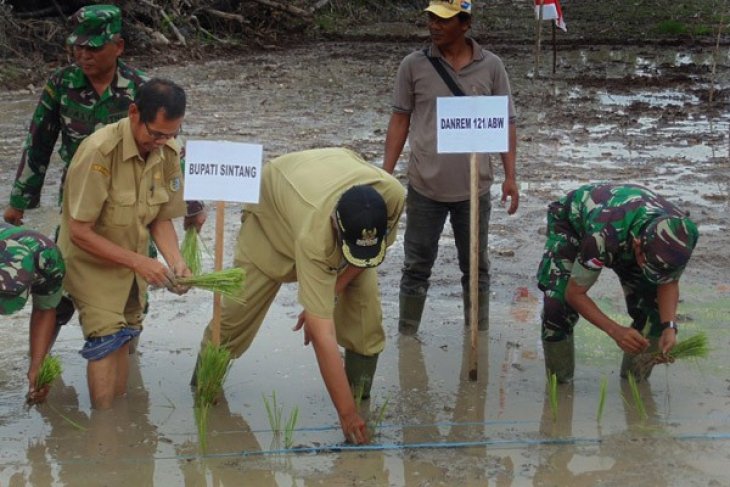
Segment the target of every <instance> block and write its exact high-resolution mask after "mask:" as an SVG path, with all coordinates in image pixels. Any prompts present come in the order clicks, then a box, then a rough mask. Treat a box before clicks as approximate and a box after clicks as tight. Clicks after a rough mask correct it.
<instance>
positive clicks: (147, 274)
mask: <svg viewBox="0 0 730 487" xmlns="http://www.w3.org/2000/svg"><path fill="white" fill-rule="evenodd" d="M132 269H133V270H134V272H135V273H137V274H139V275H140V276H142V279H144V280H145V281H147V283H148V284H150V285H151V286H155V287H165V288H167V289H170V290H172V288H173V287H174V284H173V283H174V282H175V274H174V273H173V271H172V270H171V269H169V268H168V267H167V266H165V265H164V264H163V263H162V262H160V261H158V260H157V259H153V258H151V257H147V256H146V255H141V254H137V256H136V260H135V263H134V266H133V267H132Z"/></svg>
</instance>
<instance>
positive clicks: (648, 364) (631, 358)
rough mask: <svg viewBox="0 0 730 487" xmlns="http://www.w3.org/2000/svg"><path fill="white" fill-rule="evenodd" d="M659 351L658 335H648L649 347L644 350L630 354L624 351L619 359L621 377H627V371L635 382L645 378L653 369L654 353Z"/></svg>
mask: <svg viewBox="0 0 730 487" xmlns="http://www.w3.org/2000/svg"><path fill="white" fill-rule="evenodd" d="M658 351H659V337H649V348H647V349H646V351H644V352H641V353H638V354H636V355H631V354H628V353H626V352H624V357H623V359H622V360H621V377H622V378H624V379H627V378H628V377H629V372H631V375H633V376H634V379H636V382H641V381H644V380H647V379H648V378H649V376H650V375H651V371H652V370H653V369H654V354H655V353H656V352H658Z"/></svg>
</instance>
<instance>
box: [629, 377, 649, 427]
mask: <svg viewBox="0 0 730 487" xmlns="http://www.w3.org/2000/svg"><path fill="white" fill-rule="evenodd" d="M628 378H629V388H630V389H631V396H632V397H633V399H634V407H635V408H636V412H638V413H639V417H640V418H641V420H642V421H645V420H646V419H648V418H649V415H648V414H646V407H645V406H644V400H643V399H642V398H641V392H640V391H639V386H638V384H637V383H636V379H635V378H634V374H632V373H631V372H629V375H628Z"/></svg>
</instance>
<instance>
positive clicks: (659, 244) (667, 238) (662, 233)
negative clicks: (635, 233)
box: [641, 217, 699, 284]
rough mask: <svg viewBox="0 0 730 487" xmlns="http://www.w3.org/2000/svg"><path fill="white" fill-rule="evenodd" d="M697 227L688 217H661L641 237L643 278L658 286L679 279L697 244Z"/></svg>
mask: <svg viewBox="0 0 730 487" xmlns="http://www.w3.org/2000/svg"><path fill="white" fill-rule="evenodd" d="M698 238H699V232H698V231H697V226H696V225H695V224H694V222H693V221H692V220H690V219H689V218H687V217H667V218H659V219H657V220H654V221H653V222H651V223H650V224H649V226H648V227H647V228H646V230H644V232H643V234H642V236H641V249H642V251H643V252H644V256H645V257H646V264H644V267H643V268H642V270H643V272H644V277H646V278H647V279H648V280H649V281H650V282H653V283H655V284H667V283H670V282H674V281H677V280H679V277H680V276H681V275H682V272H683V271H684V267H685V266H686V265H687V262H688V261H689V258H690V257H691V256H692V251H693V250H694V248H695V245H697V239H698Z"/></svg>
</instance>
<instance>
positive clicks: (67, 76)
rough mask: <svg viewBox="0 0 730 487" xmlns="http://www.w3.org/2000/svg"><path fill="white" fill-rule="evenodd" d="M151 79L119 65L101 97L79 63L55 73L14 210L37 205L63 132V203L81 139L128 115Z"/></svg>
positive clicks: (29, 144)
mask: <svg viewBox="0 0 730 487" xmlns="http://www.w3.org/2000/svg"><path fill="white" fill-rule="evenodd" d="M146 80H147V77H146V75H145V74H144V73H142V72H141V71H138V70H135V69H133V68H130V67H129V66H127V65H126V64H124V63H122V62H121V61H118V64H117V73H116V77H115V78H114V80H113V81H112V83H111V84H110V85H109V87H108V88H107V89H106V91H105V92H104V93H103V94H102V95H101V96H99V94H98V93H96V91H95V90H94V88H93V87H92V86H91V84H90V83H89V81H88V79H87V78H86V76H85V75H84V73H83V71H82V70H81V68H80V67H78V66H76V65H75V64H74V65H71V66H67V67H65V68H60V69H58V70H57V71H56V72H54V73H53V75H51V77H50V78H49V80H48V82H47V83H46V85H45V87H44V89H43V93H42V94H41V98H40V101H39V102H38V105H37V107H36V110H35V113H33V119H32V120H31V123H30V128H29V130H28V135H27V137H26V139H25V144H24V146H23V155H22V157H21V160H20V165H19V166H18V172H17V175H16V177H15V183H14V184H13V188H12V190H11V193H10V206H12V207H13V208H17V209H19V210H25V209H26V208H35V207H37V206H38V204H39V202H40V194H41V189H42V188H43V181H44V179H45V176H46V170H47V169H48V163H49V160H50V158H51V153H52V152H53V147H54V145H55V144H56V139H58V134H59V132H60V133H61V148H60V149H59V151H58V153H59V155H60V156H61V160H63V162H64V164H65V167H64V170H63V175H62V176H61V185H60V188H61V189H60V191H59V204H60V202H61V199H62V198H63V194H62V191H63V180H64V179H65V176H66V169H67V168H68V165H69V163H70V162H71V158H72V157H73V155H74V153H75V152H76V149H77V148H78V146H79V144H80V143H81V141H83V140H84V139H85V138H86V137H87V136H89V135H90V134H92V133H93V132H94V131H95V130H96V129H98V128H99V127H102V126H104V125H107V124H109V123H112V122H116V121H118V120H121V119H122V118H124V117H126V116H127V109H128V107H129V104H130V103H131V102H132V100H134V97H135V95H136V94H137V90H138V89H139V87H140V86H141V84H142V83H144V82H145V81H146Z"/></svg>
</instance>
